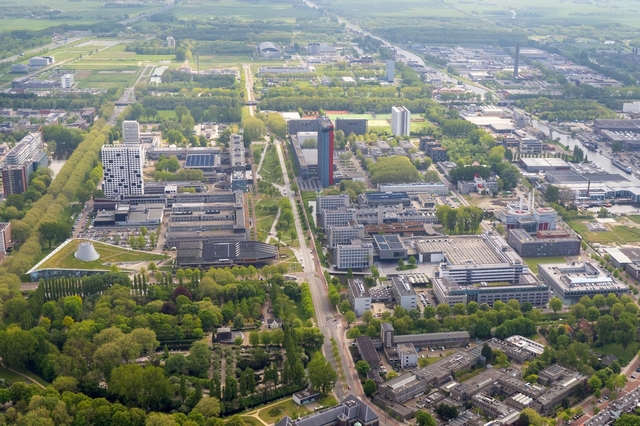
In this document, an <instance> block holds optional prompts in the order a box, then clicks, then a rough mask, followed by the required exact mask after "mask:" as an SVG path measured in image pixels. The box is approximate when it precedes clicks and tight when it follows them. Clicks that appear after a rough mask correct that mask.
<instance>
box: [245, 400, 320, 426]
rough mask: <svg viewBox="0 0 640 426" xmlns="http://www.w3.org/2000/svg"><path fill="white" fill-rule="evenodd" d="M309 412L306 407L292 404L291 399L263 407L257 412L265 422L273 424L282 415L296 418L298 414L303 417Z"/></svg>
mask: <svg viewBox="0 0 640 426" xmlns="http://www.w3.org/2000/svg"><path fill="white" fill-rule="evenodd" d="M276 413H277V414H276ZM309 413H310V411H309V410H307V409H306V408H304V407H298V406H297V405H296V404H294V402H293V400H292V399H286V400H284V401H282V402H280V403H278V404H275V405H272V406H269V407H266V408H263V409H262V410H260V411H259V412H258V416H259V417H260V418H261V419H262V420H264V421H265V422H266V423H267V424H274V423H277V422H278V421H279V420H280V419H281V418H283V417H284V416H289V417H291V418H292V419H297V418H298V416H300V417H303V416H305V415H307V414H309Z"/></svg>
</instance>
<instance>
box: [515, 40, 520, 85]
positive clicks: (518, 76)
mask: <svg viewBox="0 0 640 426" xmlns="http://www.w3.org/2000/svg"><path fill="white" fill-rule="evenodd" d="M519 62H520V43H516V58H515V60H514V63H513V78H520V74H519V70H518V65H519Z"/></svg>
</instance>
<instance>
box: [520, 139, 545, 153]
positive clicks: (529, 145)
mask: <svg viewBox="0 0 640 426" xmlns="http://www.w3.org/2000/svg"><path fill="white" fill-rule="evenodd" d="M540 153H542V141H541V140H539V139H537V138H534V137H530V136H528V137H523V138H521V139H520V154H540Z"/></svg>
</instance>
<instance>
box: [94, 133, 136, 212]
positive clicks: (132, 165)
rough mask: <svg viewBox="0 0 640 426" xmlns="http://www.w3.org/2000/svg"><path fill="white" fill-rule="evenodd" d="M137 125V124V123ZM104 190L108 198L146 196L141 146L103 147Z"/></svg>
mask: <svg viewBox="0 0 640 426" xmlns="http://www.w3.org/2000/svg"><path fill="white" fill-rule="evenodd" d="M136 124H137V123H136ZM102 168H103V169H104V180H103V182H102V190H103V191H104V195H105V197H107V198H116V199H118V198H122V196H124V195H142V194H144V181H143V179H142V169H143V168H144V148H143V147H142V145H140V144H137V145H136V144H122V145H103V146H102Z"/></svg>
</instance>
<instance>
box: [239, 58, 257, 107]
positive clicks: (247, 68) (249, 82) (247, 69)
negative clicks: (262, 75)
mask: <svg viewBox="0 0 640 426" xmlns="http://www.w3.org/2000/svg"><path fill="white" fill-rule="evenodd" d="M242 69H243V70H244V79H245V86H246V88H247V102H250V101H255V100H256V97H255V94H254V93H253V75H252V73H251V65H249V64H244V65H243V66H242ZM255 110H256V107H254V106H252V105H250V106H249V115H251V117H253V115H254V114H255Z"/></svg>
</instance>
